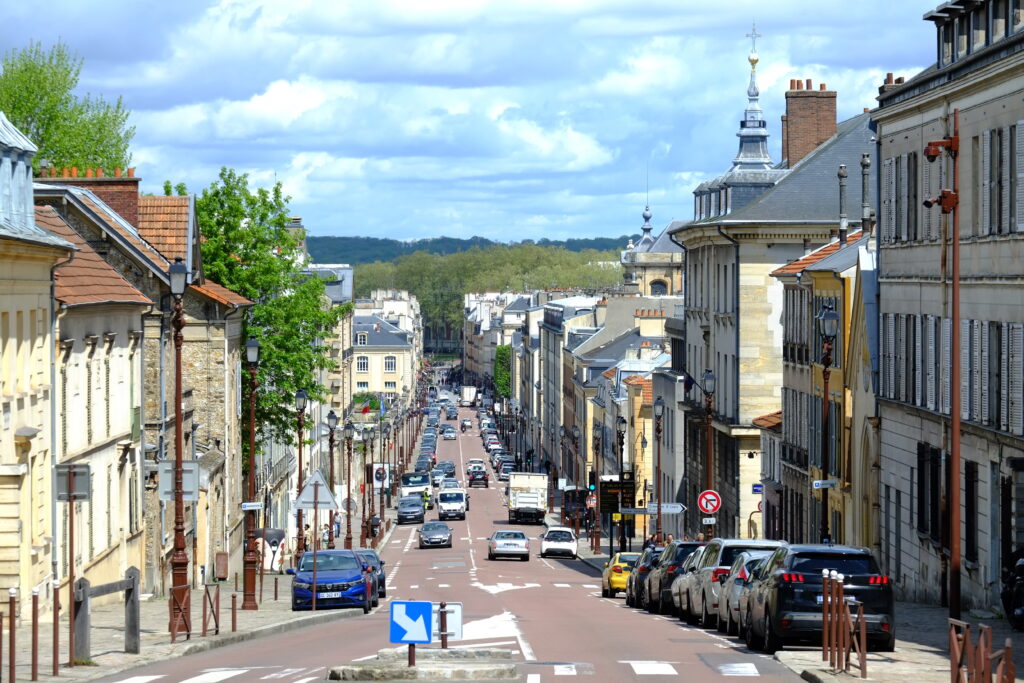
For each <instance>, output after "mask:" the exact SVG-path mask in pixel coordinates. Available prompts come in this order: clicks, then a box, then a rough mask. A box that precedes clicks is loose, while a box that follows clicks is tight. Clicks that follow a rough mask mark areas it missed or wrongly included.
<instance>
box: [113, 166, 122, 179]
mask: <svg viewBox="0 0 1024 683" xmlns="http://www.w3.org/2000/svg"><path fill="white" fill-rule="evenodd" d="M114 177H115V178H120V177H121V169H120V168H115V169H114Z"/></svg>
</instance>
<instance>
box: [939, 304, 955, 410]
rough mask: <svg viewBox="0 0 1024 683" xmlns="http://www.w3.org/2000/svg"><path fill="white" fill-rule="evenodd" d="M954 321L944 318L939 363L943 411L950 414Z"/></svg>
mask: <svg viewBox="0 0 1024 683" xmlns="http://www.w3.org/2000/svg"><path fill="white" fill-rule="evenodd" d="M952 348H953V321H952V320H951V319H950V318H943V319H942V363H941V364H940V365H939V375H940V378H941V381H942V412H943V413H945V414H946V415H949V414H950V411H951V406H950V399H951V398H952V397H951V392H950V390H949V378H950V372H949V369H950V368H951V367H952V366H953V352H952Z"/></svg>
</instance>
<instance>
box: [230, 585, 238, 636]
mask: <svg viewBox="0 0 1024 683" xmlns="http://www.w3.org/2000/svg"><path fill="white" fill-rule="evenodd" d="M237 630H238V594H237V593H232V594H231V632H232V633H234V632H235V631H237Z"/></svg>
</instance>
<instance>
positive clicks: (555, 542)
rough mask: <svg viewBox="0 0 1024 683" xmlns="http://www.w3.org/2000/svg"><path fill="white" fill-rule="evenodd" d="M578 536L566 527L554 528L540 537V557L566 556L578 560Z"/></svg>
mask: <svg viewBox="0 0 1024 683" xmlns="http://www.w3.org/2000/svg"><path fill="white" fill-rule="evenodd" d="M576 543H577V541H576V534H574V533H573V532H572V529H570V528H569V527H565V526H553V527H551V528H549V529H548V530H547V531H545V532H544V533H543V534H541V535H540V556H541V557H547V556H548V555H565V556H567V557H569V558H570V559H573V560H575V559H576Z"/></svg>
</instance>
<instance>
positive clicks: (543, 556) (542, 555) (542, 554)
mask: <svg viewBox="0 0 1024 683" xmlns="http://www.w3.org/2000/svg"><path fill="white" fill-rule="evenodd" d="M540 556H541V559H543V558H545V557H547V556H548V555H547V553H545V552H544V551H543V550H542V551H541V553H540Z"/></svg>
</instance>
